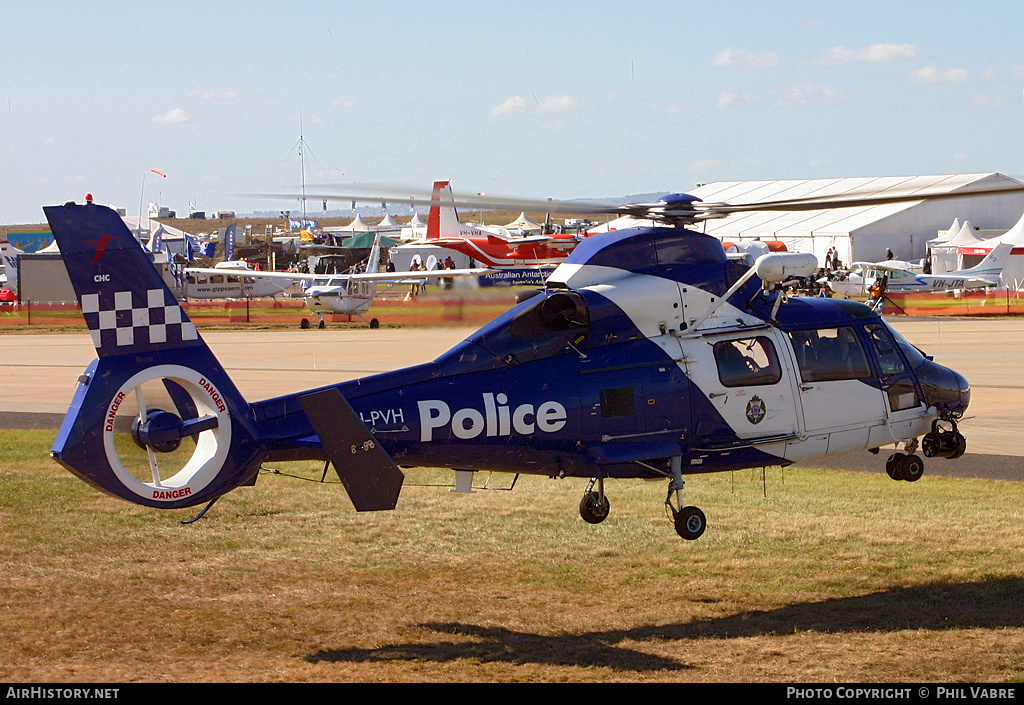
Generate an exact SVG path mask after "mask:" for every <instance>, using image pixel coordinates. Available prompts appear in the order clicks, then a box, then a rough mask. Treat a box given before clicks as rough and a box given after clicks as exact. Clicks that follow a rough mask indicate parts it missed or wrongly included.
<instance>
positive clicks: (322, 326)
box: [316, 318, 327, 330]
mask: <svg viewBox="0 0 1024 705" xmlns="http://www.w3.org/2000/svg"><path fill="white" fill-rule="evenodd" d="M316 327H317V328H319V329H320V330H323V329H324V328H326V327H327V321H325V320H324V319H322V318H321V319H320V323H318V324H317V326H316Z"/></svg>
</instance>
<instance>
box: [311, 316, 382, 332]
mask: <svg viewBox="0 0 1024 705" xmlns="http://www.w3.org/2000/svg"><path fill="white" fill-rule="evenodd" d="M356 315H357V316H359V314H358V313H357V314H356ZM359 317H360V318H362V319H363V320H364V321H366V324H367V325H368V326H370V328H372V329H373V330H377V329H378V328H380V321H378V320H377V319H376V318H371V319H370V320H366V319H365V318H363V317H362V316H359ZM324 318H325V316H324V314H322V313H321V314H318V315H317V316H316V318H314V319H313V321H317V324H316V327H317V328H321V329H323V328H326V327H327V321H326V320H324ZM310 325H312V324H311V323H310V320H309V319H308V318H303V319H302V320H301V321H299V328H301V329H302V330H306V329H307V328H309V327H310Z"/></svg>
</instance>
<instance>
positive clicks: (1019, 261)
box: [943, 215, 1024, 289]
mask: <svg viewBox="0 0 1024 705" xmlns="http://www.w3.org/2000/svg"><path fill="white" fill-rule="evenodd" d="M1004 242H1008V243H1010V244H1011V245H1013V249H1012V250H1011V251H1010V259H1009V261H1007V263H1006V266H1005V267H1003V274H1002V276H1001V277H1000V281H1001V283H1002V285H1003V286H1006V287H1009V288H1011V289H1024V215H1022V216H1021V218H1020V220H1018V221H1017V223H1016V224H1015V225H1014V226H1013V227H1012V228H1010V229H1009V230H1007V231H1006V232H1005V233H1003V234H1002V235H999V236H998V237H993V238H989V239H987V240H981V241H980V242H975V243H973V244H971V243H965V244H962V245H960V246H958V247H957V252H958V255H959V258H960V259H959V261H960V262H961V264H962V265H963V266H965V267H967V266H973V265H975V264H977V263H978V262H979V261H980V260H981V259H983V258H984V256H985V255H987V254H988V253H989V252H991V251H992V248H993V247H995V246H996V245H999V244H1000V243H1004ZM943 271H949V270H943Z"/></svg>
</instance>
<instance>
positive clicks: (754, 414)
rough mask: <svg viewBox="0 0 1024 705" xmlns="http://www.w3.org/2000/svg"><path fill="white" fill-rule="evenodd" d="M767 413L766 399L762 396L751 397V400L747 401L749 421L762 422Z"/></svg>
mask: <svg viewBox="0 0 1024 705" xmlns="http://www.w3.org/2000/svg"><path fill="white" fill-rule="evenodd" d="M766 413H767V410H766V409H765V408H764V401H763V400H762V399H761V398H760V397H758V396H754V397H751V398H750V401H748V402H747V421H749V422H750V423H753V424H758V423H761V420H762V419H764V417H765V414H766Z"/></svg>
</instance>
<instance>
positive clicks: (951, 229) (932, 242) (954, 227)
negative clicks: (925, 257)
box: [926, 218, 961, 249]
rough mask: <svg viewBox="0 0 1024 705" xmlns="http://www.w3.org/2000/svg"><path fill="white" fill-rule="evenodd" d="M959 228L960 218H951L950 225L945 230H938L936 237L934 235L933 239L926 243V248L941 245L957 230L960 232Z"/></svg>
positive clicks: (952, 236)
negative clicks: (951, 222)
mask: <svg viewBox="0 0 1024 705" xmlns="http://www.w3.org/2000/svg"><path fill="white" fill-rule="evenodd" d="M960 228H961V225H960V219H959V218H954V219H953V224H952V225H950V226H949V228H947V229H946V230H942V231H940V232H939V235H938V237H936V238H935V239H934V240H929V241H928V242H927V243H926V244H927V246H928V248H929V249H931V248H932V247H935V246H936V245H941V244H942V243H944V242H948V241H949V240H951V239H952V238H954V237H955V236H956V234H957V233H958V232H960Z"/></svg>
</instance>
